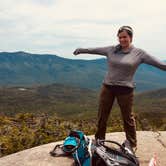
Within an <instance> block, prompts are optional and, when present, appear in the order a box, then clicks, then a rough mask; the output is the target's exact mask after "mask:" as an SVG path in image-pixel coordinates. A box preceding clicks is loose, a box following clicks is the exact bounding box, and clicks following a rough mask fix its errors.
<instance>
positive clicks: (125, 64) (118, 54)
mask: <svg viewBox="0 0 166 166" xmlns="http://www.w3.org/2000/svg"><path fill="white" fill-rule="evenodd" d="M117 36H118V39H119V44H118V45H116V46H108V47H99V48H78V49H76V50H75V51H74V55H78V54H81V53H87V54H99V55H104V56H106V57H107V63H108V72H107V74H106V76H105V78H104V81H103V86H102V89H101V93H100V100H99V111H98V124H97V132H96V134H95V138H96V139H105V133H106V125H107V120H108V116H109V114H110V111H111V109H112V105H113V102H114V100H115V98H116V99H117V102H118V104H119V106H120V109H121V113H122V117H123V122H124V130H125V133H126V139H127V140H128V141H129V142H130V145H131V147H136V146H137V139H136V124H135V119H134V116H133V113H132V106H133V90H134V87H135V85H134V82H133V76H134V74H135V72H136V69H137V68H138V66H139V65H140V64H142V63H146V64H149V65H152V66H155V67H158V68H160V69H162V70H166V63H163V62H161V61H159V60H157V59H156V58H155V57H152V56H151V55H149V54H148V53H146V52H145V51H144V50H142V49H139V48H136V47H134V46H133V45H132V44H131V43H132V39H133V30H132V28H131V27H130V26H122V27H121V28H120V29H119V30H118V33H117Z"/></svg>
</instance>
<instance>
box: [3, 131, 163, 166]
mask: <svg viewBox="0 0 166 166" xmlns="http://www.w3.org/2000/svg"><path fill="white" fill-rule="evenodd" d="M92 138H93V136H92ZM137 138H138V148H137V152H136V156H137V157H138V158H139V160H140V164H141V166H148V163H149V161H150V159H151V158H152V157H153V156H154V154H156V156H157V165H158V166H164V165H165V164H166V158H165V156H166V131H161V132H151V131H138V132H137ZM106 139H109V140H116V141H118V142H119V143H122V142H123V141H124V139H125V134H124V132H116V133H111V134H107V136H106ZM59 143H62V142H55V143H50V144H46V145H42V146H38V147H35V148H31V149H27V150H24V151H20V152H18V153H15V154H11V155H8V156H5V157H2V158H0V165H3V166H72V165H73V159H72V158H68V157H52V156H50V155H49V152H50V151H51V150H52V149H53V148H54V147H55V145H56V144H59Z"/></svg>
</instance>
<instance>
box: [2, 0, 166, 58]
mask: <svg viewBox="0 0 166 166" xmlns="http://www.w3.org/2000/svg"><path fill="white" fill-rule="evenodd" d="M122 25H130V26H132V27H133V29H134V40H133V44H134V45H135V46H136V47H139V48H142V49H145V50H146V51H147V52H148V53H150V54H151V55H153V56H156V57H158V58H160V59H166V1H165V0H125V1H124V0H0V51H9V52H12V51H26V52H31V53H42V54H44V53H49V54H56V55H58V56H61V57H65V58H72V59H74V58H79V59H80V58H82V59H91V58H97V57H99V56H95V55H88V54H82V55H79V56H77V57H75V56H74V55H73V54H72V53H73V51H74V50H75V49H76V48H78V47H83V48H86V47H102V46H108V45H115V44H117V43H118V41H117V36H116V34H117V30H118V28H119V27H120V26H122Z"/></svg>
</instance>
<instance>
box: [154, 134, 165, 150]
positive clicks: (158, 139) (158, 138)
mask: <svg viewBox="0 0 166 166" xmlns="http://www.w3.org/2000/svg"><path fill="white" fill-rule="evenodd" d="M156 133H157V134H158V135H157V136H156V137H155V138H156V140H157V141H158V142H159V143H160V144H161V145H162V146H163V147H164V148H165V149H166V144H165V143H164V142H163V141H162V140H161V139H160V137H161V133H160V132H159V131H156Z"/></svg>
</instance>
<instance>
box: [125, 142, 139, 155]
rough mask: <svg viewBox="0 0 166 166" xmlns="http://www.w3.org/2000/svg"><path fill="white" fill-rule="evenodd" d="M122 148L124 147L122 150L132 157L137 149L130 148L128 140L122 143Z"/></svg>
mask: <svg viewBox="0 0 166 166" xmlns="http://www.w3.org/2000/svg"><path fill="white" fill-rule="evenodd" d="M122 146H123V147H124V149H125V150H126V151H127V152H128V153H130V154H132V155H135V152H136V150H137V147H136V146H135V147H132V146H131V144H130V142H129V141H128V140H125V141H124V142H123V144H122Z"/></svg>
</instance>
